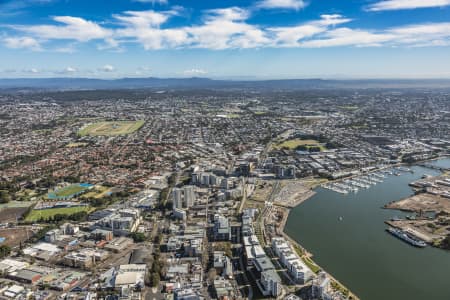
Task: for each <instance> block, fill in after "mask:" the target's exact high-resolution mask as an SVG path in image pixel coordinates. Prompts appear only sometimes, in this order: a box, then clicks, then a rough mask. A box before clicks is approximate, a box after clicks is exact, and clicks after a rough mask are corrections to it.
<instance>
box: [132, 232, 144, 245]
mask: <svg viewBox="0 0 450 300" xmlns="http://www.w3.org/2000/svg"><path fill="white" fill-rule="evenodd" d="M130 237H131V238H132V239H133V241H134V242H135V243H142V242H143V241H145V239H146V236H145V234H144V233H142V232H133V233H131V234H130Z"/></svg>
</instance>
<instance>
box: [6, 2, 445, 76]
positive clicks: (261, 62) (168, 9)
mask: <svg viewBox="0 0 450 300" xmlns="http://www.w3.org/2000/svg"><path fill="white" fill-rule="evenodd" d="M449 12H450V1H448V0H432V1H422V0H415V1H405V0H377V1H356V0H354V1H348V2H346V3H333V4H330V3H327V1H321V0H311V1H301V0H255V1H227V2H226V3H223V2H219V1H209V2H208V3H199V2H192V1H176V0H158V1H156V0H120V1H114V2H111V1H101V0H100V1H84V0H80V1H71V0H66V1H62V0H20V1H2V3H1V4H0V28H1V29H0V56H1V57H2V58H3V59H2V60H0V78H41V77H89V78H120V77H209V78H218V79H220V78H225V79H242V78H244V79H245V78H246V79H268V78H274V79H282V78H317V77H320V78H337V79H348V78H450V71H448V70H449V67H450V61H449V60H448V59H447V58H448V51H449V45H450V20H449V17H448V15H449V14H448V13H449Z"/></svg>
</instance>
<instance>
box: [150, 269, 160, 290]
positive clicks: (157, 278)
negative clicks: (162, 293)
mask: <svg viewBox="0 0 450 300" xmlns="http://www.w3.org/2000/svg"><path fill="white" fill-rule="evenodd" d="M160 280H161V278H160V276H159V272H153V273H152V275H151V283H152V286H153V287H157V286H158V285H159V281H160Z"/></svg>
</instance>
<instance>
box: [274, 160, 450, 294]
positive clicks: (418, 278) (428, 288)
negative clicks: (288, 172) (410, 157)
mask: <svg viewBox="0 0 450 300" xmlns="http://www.w3.org/2000/svg"><path fill="white" fill-rule="evenodd" d="M449 163H450V160H445V161H438V162H433V164H436V165H439V166H444V167H449V166H450V165H449ZM411 170H412V171H414V173H412V172H402V176H394V175H389V176H386V179H385V180H384V181H383V182H382V183H379V184H376V185H373V186H372V187H371V188H370V189H361V190H360V191H359V192H358V193H356V194H355V193H349V194H345V195H344V194H340V193H336V192H333V191H331V190H327V189H323V188H318V189H316V194H315V195H314V196H313V197H312V199H309V200H310V201H304V202H303V203H302V204H301V205H300V206H298V207H296V208H293V209H291V210H290V216H289V218H288V220H287V222H286V224H285V225H284V226H285V229H284V231H285V233H286V234H287V235H289V236H290V237H292V239H295V240H296V241H298V242H299V244H301V245H302V246H303V247H304V248H306V249H308V250H309V251H310V252H311V253H313V254H314V261H315V262H316V263H317V264H318V265H321V266H323V267H324V268H325V270H327V271H328V272H330V273H331V274H333V276H334V277H336V278H338V279H339V281H341V282H342V283H345V284H346V285H347V286H348V288H349V289H351V290H352V291H353V292H354V293H355V294H357V295H358V296H359V297H361V298H362V299H364V300H366V299H367V300H378V299H386V300H396V299H404V298H405V299H406V298H408V299H411V300H420V299H450V298H449V296H450V290H448V280H446V278H449V277H448V276H450V273H449V272H450V261H449V260H448V252H446V251H444V250H440V249H437V248H435V247H426V248H420V249H419V248H415V247H411V246H410V245H408V244H406V243H404V242H402V241H401V240H399V239H396V238H394V237H392V235H390V234H388V233H386V231H385V229H386V228H387V226H386V224H385V223H384V222H385V221H386V220H391V219H395V217H400V218H403V219H404V218H406V215H407V213H404V212H400V211H393V210H387V209H382V207H383V206H384V205H385V204H386V203H389V202H392V201H397V200H399V199H404V198H406V197H409V196H411V195H412V194H413V191H412V190H411V187H410V186H409V185H408V184H409V183H411V182H413V181H415V180H420V179H421V177H422V175H423V174H428V175H432V176H438V175H439V173H438V172H437V170H431V169H427V168H424V167H420V166H415V165H413V166H411ZM426 215H427V216H428V214H426ZM341 216H342V218H340V217H341ZM280 220H281V218H280ZM368 258H370V259H368ZM417 269H420V270H421V272H420V273H418V272H416V271H417ZM374 283H376V284H374ZM385 291H389V292H388V293H386V292H385Z"/></svg>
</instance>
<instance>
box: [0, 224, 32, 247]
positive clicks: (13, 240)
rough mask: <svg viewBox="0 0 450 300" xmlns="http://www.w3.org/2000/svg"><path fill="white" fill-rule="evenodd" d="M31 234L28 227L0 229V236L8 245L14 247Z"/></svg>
mask: <svg viewBox="0 0 450 300" xmlns="http://www.w3.org/2000/svg"><path fill="white" fill-rule="evenodd" d="M32 235H33V232H32V231H31V229H30V228H29V227H15V228H5V229H0V237H4V238H5V244H6V245H8V246H10V247H15V246H18V245H20V243H24V242H25V241H26V240H27V239H28V238H30V237H31V236H32Z"/></svg>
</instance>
